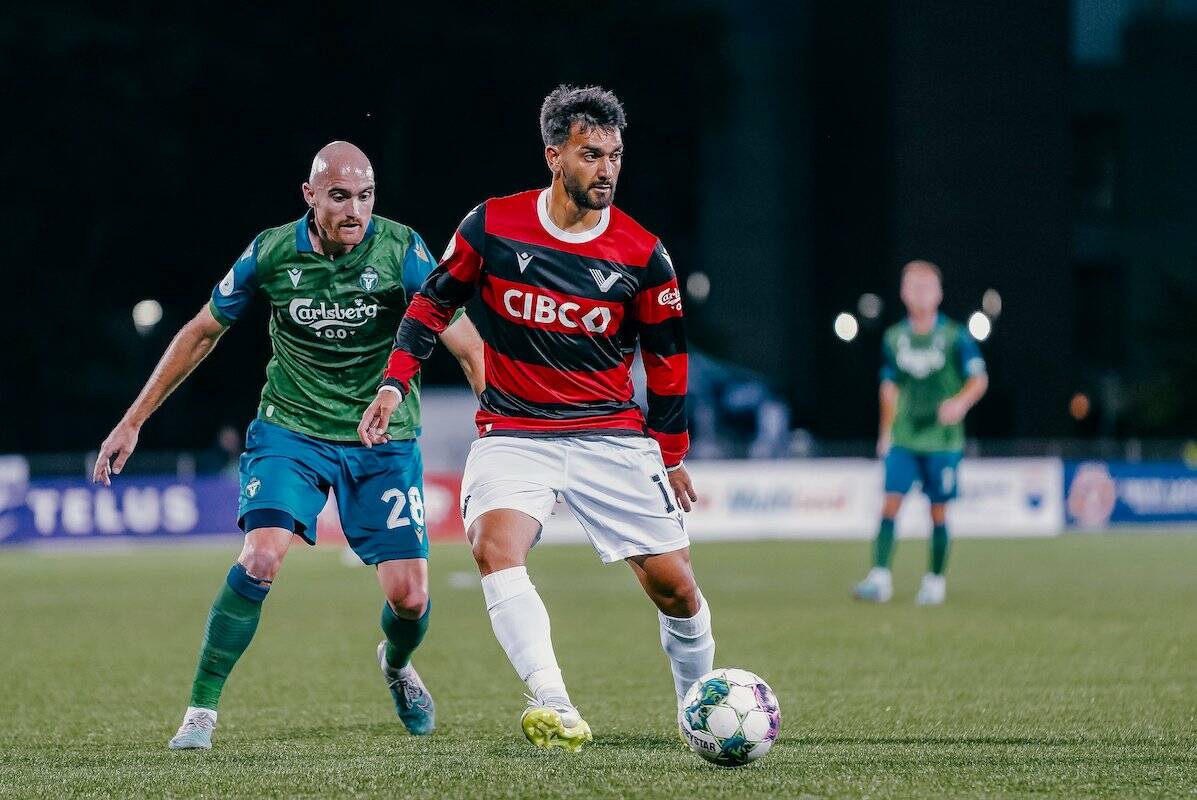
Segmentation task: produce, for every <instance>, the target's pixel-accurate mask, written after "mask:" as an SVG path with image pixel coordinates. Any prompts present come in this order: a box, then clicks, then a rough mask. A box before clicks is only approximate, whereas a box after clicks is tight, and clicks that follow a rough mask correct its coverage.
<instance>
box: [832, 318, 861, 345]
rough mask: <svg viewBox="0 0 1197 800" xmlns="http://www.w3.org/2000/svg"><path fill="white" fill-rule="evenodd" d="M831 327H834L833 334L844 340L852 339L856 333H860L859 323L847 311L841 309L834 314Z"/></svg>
mask: <svg viewBox="0 0 1197 800" xmlns="http://www.w3.org/2000/svg"><path fill="white" fill-rule="evenodd" d="M832 327H833V328H834V329H835V335H836V336H838V337H840V339H842V340H843V341H845V342H850V341H852V340H853V339H855V338H856V334H858V333H860V323H859V322H857V321H856V317H854V316H852V315H851V314H849V313H848V312H847V311H841V312H840V313H839V314H838V315H837V316H836V318H835V323H834V324H833V325H832Z"/></svg>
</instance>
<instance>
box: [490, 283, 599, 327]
mask: <svg viewBox="0 0 1197 800" xmlns="http://www.w3.org/2000/svg"><path fill="white" fill-rule="evenodd" d="M503 308H504V309H506V311H507V313H508V314H510V315H511V316H513V317H515V318H516V319H522V320H527V321H528V322H536V323H539V324H541V325H551V324H553V323H554V322H555V323H557V324H559V325H561V327H563V328H584V329H585V330H586V331H588V332H589V333H605V332H606V331H607V328H608V327H609V326H610V325H611V309H609V308H607V307H606V306H595V307H594V308H592V309H591V310H589V311H587V312H586V313H584V314H583V313H582V306H580V305H578V304H577V303H575V302H573V301H571V300H567V301H566V302H564V303H558V302H557V301H556V300H555V299H553V298H552V297H547V296H546V295H543V294H536V293H535V292H524V291H521V290H519V289H508V290H507V291H505V292H503Z"/></svg>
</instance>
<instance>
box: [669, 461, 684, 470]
mask: <svg viewBox="0 0 1197 800" xmlns="http://www.w3.org/2000/svg"><path fill="white" fill-rule="evenodd" d="M683 463H685V462H682V461H679V462H677V463H676V464H674V465H673V466H672V467H666V468H665V471H666V472H677V471H678V470H679V469H681V468H682V464H683Z"/></svg>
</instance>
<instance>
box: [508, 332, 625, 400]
mask: <svg viewBox="0 0 1197 800" xmlns="http://www.w3.org/2000/svg"><path fill="white" fill-rule="evenodd" d="M486 385H487V386H493V387H495V388H496V389H498V390H499V391H501V392H505V393H507V394H511V395H515V396H516V397H519V398H521V399H523V400H527V401H529V402H530V403H533V404H535V403H588V402H594V401H596V400H613V401H617V402H621V403H622V402H627V401H628V400H631V399H632V376H631V374H629V372H628V371H627V369H625V368H624V367H623V366H619V367H615V368H614V369H608V370H598V371H595V372H572V371H569V370H563V369H556V368H554V367H542V366H538V365H536V364H528V363H526V362H523V361H516V360H515V359H514V358H508V357H507V356H505V355H503V354H502V353H500V352H499V351H497V350H495V349H494V348H493V347H491V346H490V345H489V344H488V345H486Z"/></svg>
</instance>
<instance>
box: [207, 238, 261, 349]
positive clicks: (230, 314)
mask: <svg viewBox="0 0 1197 800" xmlns="http://www.w3.org/2000/svg"><path fill="white" fill-rule="evenodd" d="M259 238H260V237H257V236H255V237H254V240H253V241H252V242H250V243H249V247H247V248H245V252H243V253H242V254H241V257H240V258H238V259H237V261H236V262H234V264H233V266H232V267H231V268H230V269H229V271H228V273H227V274H226V275H225V276H224V278H223V279H222V280H221V281H220V283H218V284H216V288H214V289H213V290H212V299H211V300H210V301H209V302H208V308H209V310H210V311H211V312H212V316H214V317H216V321H217V322H219V323H220V324H221V325H224V326H225V327H226V328H227V327H228V326H230V325H232V324H233V323H234V322H236V321H237V319H238V318H239V317H240V316H241V315H242V313H244V312H245V309H246V308H247V307H248V306H249V301H250V300H252V299H253V296H254V294H255V293H256V292H257V291H258V239H259Z"/></svg>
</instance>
